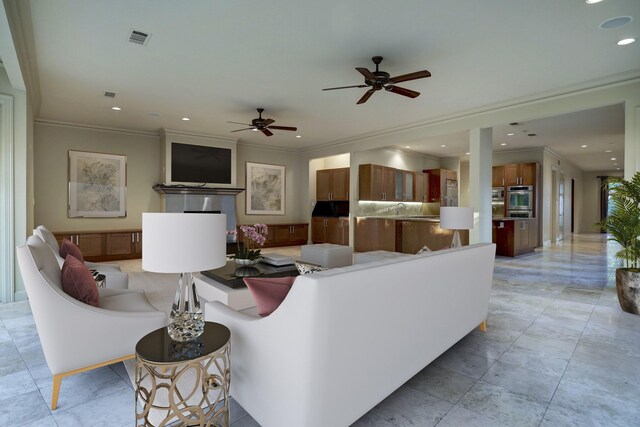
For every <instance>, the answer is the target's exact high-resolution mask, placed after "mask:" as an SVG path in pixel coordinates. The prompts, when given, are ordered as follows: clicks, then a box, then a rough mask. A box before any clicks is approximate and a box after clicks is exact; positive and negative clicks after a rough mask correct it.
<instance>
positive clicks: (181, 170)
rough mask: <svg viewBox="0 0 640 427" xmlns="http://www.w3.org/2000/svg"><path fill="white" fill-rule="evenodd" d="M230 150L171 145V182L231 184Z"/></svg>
mask: <svg viewBox="0 0 640 427" xmlns="http://www.w3.org/2000/svg"><path fill="white" fill-rule="evenodd" d="M231 166H232V165H231V149H229V148H220V147H208V146H205V145H192V144H182V143H177V142H172V143H171V181H172V182H187V183H189V182H191V183H197V184H231V169H232V167H231Z"/></svg>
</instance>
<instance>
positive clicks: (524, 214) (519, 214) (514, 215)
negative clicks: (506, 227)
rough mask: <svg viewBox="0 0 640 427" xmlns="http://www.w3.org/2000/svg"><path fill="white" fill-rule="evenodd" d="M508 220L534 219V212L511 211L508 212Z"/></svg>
mask: <svg viewBox="0 0 640 427" xmlns="http://www.w3.org/2000/svg"><path fill="white" fill-rule="evenodd" d="M507 218H533V211H524V210H515V211H511V210H509V211H507Z"/></svg>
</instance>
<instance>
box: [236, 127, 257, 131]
mask: <svg viewBox="0 0 640 427" xmlns="http://www.w3.org/2000/svg"><path fill="white" fill-rule="evenodd" d="M253 129H255V128H254V127H250V128H244V129H238V130H232V131H231V132H240V131H242V130H253Z"/></svg>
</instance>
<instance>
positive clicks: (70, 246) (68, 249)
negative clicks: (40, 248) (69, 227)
mask: <svg viewBox="0 0 640 427" xmlns="http://www.w3.org/2000/svg"><path fill="white" fill-rule="evenodd" d="M67 255H72V256H73V257H74V258H75V259H77V260H79V261H80V262H84V257H83V256H82V252H81V251H80V248H79V247H78V246H76V244H75V243H73V242H72V241H71V240H69V239H62V244H61V245H60V256H61V257H62V258H65V259H66V258H67Z"/></svg>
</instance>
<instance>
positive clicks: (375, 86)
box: [322, 56, 431, 104]
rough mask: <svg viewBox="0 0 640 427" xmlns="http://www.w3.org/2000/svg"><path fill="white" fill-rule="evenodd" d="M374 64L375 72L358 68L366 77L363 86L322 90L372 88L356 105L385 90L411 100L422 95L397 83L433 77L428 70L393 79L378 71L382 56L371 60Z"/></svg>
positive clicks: (387, 74)
mask: <svg viewBox="0 0 640 427" xmlns="http://www.w3.org/2000/svg"><path fill="white" fill-rule="evenodd" d="M371 60H372V61H373V63H374V64H376V70H375V71H369V70H368V69H366V68H362V67H356V70H358V71H359V72H360V74H362V75H363V76H364V83H365V84H363V85H353V86H340V87H330V88H326V89H322V90H336V89H348V88H352V87H360V88H362V87H371V89H369V90H368V91H366V92H365V93H364V95H362V98H360V100H359V101H358V102H357V103H356V104H364V103H365V102H367V100H368V99H369V98H370V97H371V95H373V93H374V92H376V91H378V90H380V89H384V90H387V91H389V92H393V93H397V94H398V95H402V96H408V97H409V98H415V97H417V96H418V95H420V92H416V91H414V90H410V89H405V88H403V87H400V86H395V84H396V83H400V82H406V81H409V80H416V79H423V78H425V77H431V73H430V72H428V71H427V70H422V71H416V72H415V73H409V74H403V75H401V76H397V77H391V76H390V75H389V73H386V72H384V71H380V70H378V65H379V64H380V63H381V62H382V56H374V57H373V58H371Z"/></svg>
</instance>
